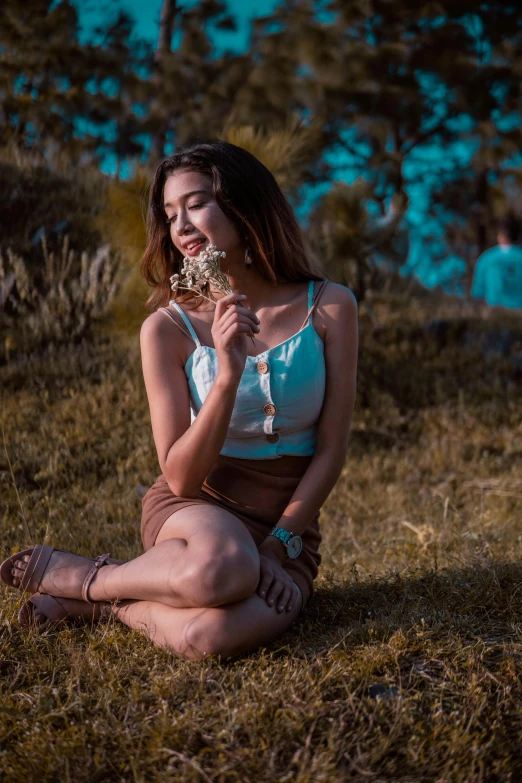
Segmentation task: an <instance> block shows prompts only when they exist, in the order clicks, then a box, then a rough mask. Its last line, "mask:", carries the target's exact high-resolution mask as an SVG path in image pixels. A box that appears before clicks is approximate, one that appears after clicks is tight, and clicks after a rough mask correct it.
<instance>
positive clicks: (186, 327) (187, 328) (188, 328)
mask: <svg viewBox="0 0 522 783" xmlns="http://www.w3.org/2000/svg"><path fill="white" fill-rule="evenodd" d="M169 305H171V307H174V308H175V310H176V311H177V312H178V313H179V314H180V316H181V318H182V320H183V323H181V324H180V323H179V321H178V319H177V318H176V317H175V315H174V313H173V312H172V310H171V309H170V308H168V307H161V308H160V310H162V311H163V312H164V313H166V315H168V316H169V318H170V319H171V320H172V321H173V323H175V324H176V326H177V327H178V329H180V330H181V331H182V332H183V334H185V335H187V337H190V338H191V339H192V340H194V342H195V343H196V346H197V347H198V348H199V347H200V345H201V343H200V341H199V338H198V336H197V334H196V332H195V330H194V327H193V326H192V324H191V323H190V320H189V318H188V316H187V315H185V313H184V312H183V310H182V309H181V307H180V306H179V305H178V304H177V303H176V302H175V301H174V300H171V301H170V302H169Z"/></svg>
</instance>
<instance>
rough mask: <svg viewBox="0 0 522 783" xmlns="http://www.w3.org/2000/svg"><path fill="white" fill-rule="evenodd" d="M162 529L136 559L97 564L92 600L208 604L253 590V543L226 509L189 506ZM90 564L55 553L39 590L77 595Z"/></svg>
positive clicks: (256, 577)
mask: <svg viewBox="0 0 522 783" xmlns="http://www.w3.org/2000/svg"><path fill="white" fill-rule="evenodd" d="M161 534H162V536H163V540H160V538H158V540H159V543H157V544H156V546H154V547H152V549H149V550H148V551H147V552H145V554H143V555H140V556H139V557H137V558H136V559H135V560H131V561H130V562H128V563H124V564H123V565H108V566H104V567H103V568H100V570H99V572H98V574H97V575H96V577H95V579H94V580H93V581H92V583H91V586H90V589H89V597H90V599H91V600H92V601H115V600H123V599H138V600H142V601H153V602H159V603H162V604H166V605H168V606H172V607H180V608H181V607H208V606H220V605H221V604H227V603H232V602H236V601H241V600H242V599H244V598H247V597H248V596H250V595H251V594H252V593H253V592H254V590H255V589H256V587H257V585H258V582H259V553H258V550H257V547H256V545H255V542H254V539H253V538H252V536H251V534H250V533H249V531H248V530H247V528H246V527H245V526H244V525H243V523H242V522H241V521H240V520H239V519H237V517H235V516H234V515H233V514H231V513H229V512H228V511H225V510H224V509H220V508H218V507H216V506H213V505H211V504H208V505H206V504H205V505H201V504H199V505H194V506H188V507H186V508H183V509H180V510H179V511H177V512H176V513H175V514H173V515H172V516H171V517H169V519H168V520H167V522H166V523H165V525H164V526H163V528H162V530H161ZM91 567H92V561H89V560H87V559H86V558H82V557H79V556H77V555H71V554H62V553H59V552H55V553H53V555H52V558H51V562H50V564H49V567H48V569H47V572H46V574H45V576H44V578H43V580H42V585H41V590H42V591H44V592H48V593H51V595H56V596H59V597H60V596H61V597H66V598H77V597H79V596H78V595H77V594H76V593H77V592H78V585H79V584H80V585H81V583H82V582H83V578H84V576H85V575H86V574H87V573H88V571H89V570H90V568H91ZM84 572H85V573H84ZM13 573H14V572H13ZM22 573H23V571H22V570H20V571H19V572H17V574H16V575H17V576H21V575H22ZM73 587H74V590H73Z"/></svg>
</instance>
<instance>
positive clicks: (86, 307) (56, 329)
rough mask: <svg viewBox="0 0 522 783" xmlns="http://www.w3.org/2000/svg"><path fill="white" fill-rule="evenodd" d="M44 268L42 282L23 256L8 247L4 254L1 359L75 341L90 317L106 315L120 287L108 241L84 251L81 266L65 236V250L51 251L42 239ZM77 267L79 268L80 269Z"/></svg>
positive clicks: (0, 288)
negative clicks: (36, 277) (93, 250)
mask: <svg viewBox="0 0 522 783" xmlns="http://www.w3.org/2000/svg"><path fill="white" fill-rule="evenodd" d="M42 250H43V261H44V267H43V273H42V274H41V275H40V278H41V279H40V280H39V281H38V286H37V285H36V284H35V279H34V277H35V276H34V274H33V273H32V270H31V268H30V267H28V265H27V264H25V263H24V261H23V259H22V258H21V257H20V256H17V255H16V254H15V253H13V251H12V250H10V249H8V250H7V252H6V254H5V257H4V258H3V257H2V256H1V255H0V334H2V333H3V334H4V345H3V346H2V350H1V353H0V358H6V359H8V360H9V358H10V356H11V354H15V355H16V354H17V353H19V352H22V353H23V352H32V351H35V350H40V349H43V348H46V347H47V346H49V345H55V346H56V345H59V344H61V343H67V344H70V343H74V342H77V341H78V340H81V339H82V338H83V337H85V336H86V335H87V334H88V332H89V330H90V328H91V325H92V322H93V321H95V320H99V319H101V318H103V317H105V316H106V315H107V314H108V313H109V311H110V308H111V305H112V301H113V299H114V295H115V293H116V291H117V289H118V283H119V280H118V262H117V260H116V259H115V257H114V256H111V253H110V249H109V247H108V245H106V246H104V247H101V248H99V250H98V252H97V253H96V255H95V256H94V257H90V256H89V255H88V253H87V252H83V253H82V255H81V258H80V262H79V265H78V264H77V263H76V256H75V253H74V251H73V250H72V249H70V247H69V240H68V237H65V239H64V241H63V245H62V248H61V252H60V253H59V254H55V253H54V252H52V251H49V250H48V248H47V244H46V241H45V235H44V236H43V238H42ZM78 266H79V272H77V268H78Z"/></svg>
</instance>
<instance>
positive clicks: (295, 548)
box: [286, 536, 303, 559]
mask: <svg viewBox="0 0 522 783" xmlns="http://www.w3.org/2000/svg"><path fill="white" fill-rule="evenodd" d="M302 548H303V542H302V541H301V537H300V536H292V538H291V539H290V541H289V542H288V544H287V550H286V552H287V554H288V557H291V558H292V559H295V558H296V557H299V555H300V554H301V550H302Z"/></svg>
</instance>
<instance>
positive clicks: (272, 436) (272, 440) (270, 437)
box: [266, 432, 279, 443]
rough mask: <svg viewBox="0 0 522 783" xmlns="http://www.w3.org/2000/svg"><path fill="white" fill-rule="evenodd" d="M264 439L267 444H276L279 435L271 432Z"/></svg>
mask: <svg viewBox="0 0 522 783" xmlns="http://www.w3.org/2000/svg"><path fill="white" fill-rule="evenodd" d="M266 439H267V441H268V442H269V443H277V441H278V440H279V435H278V433H277V432H271V433H270V435H267V436H266Z"/></svg>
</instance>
